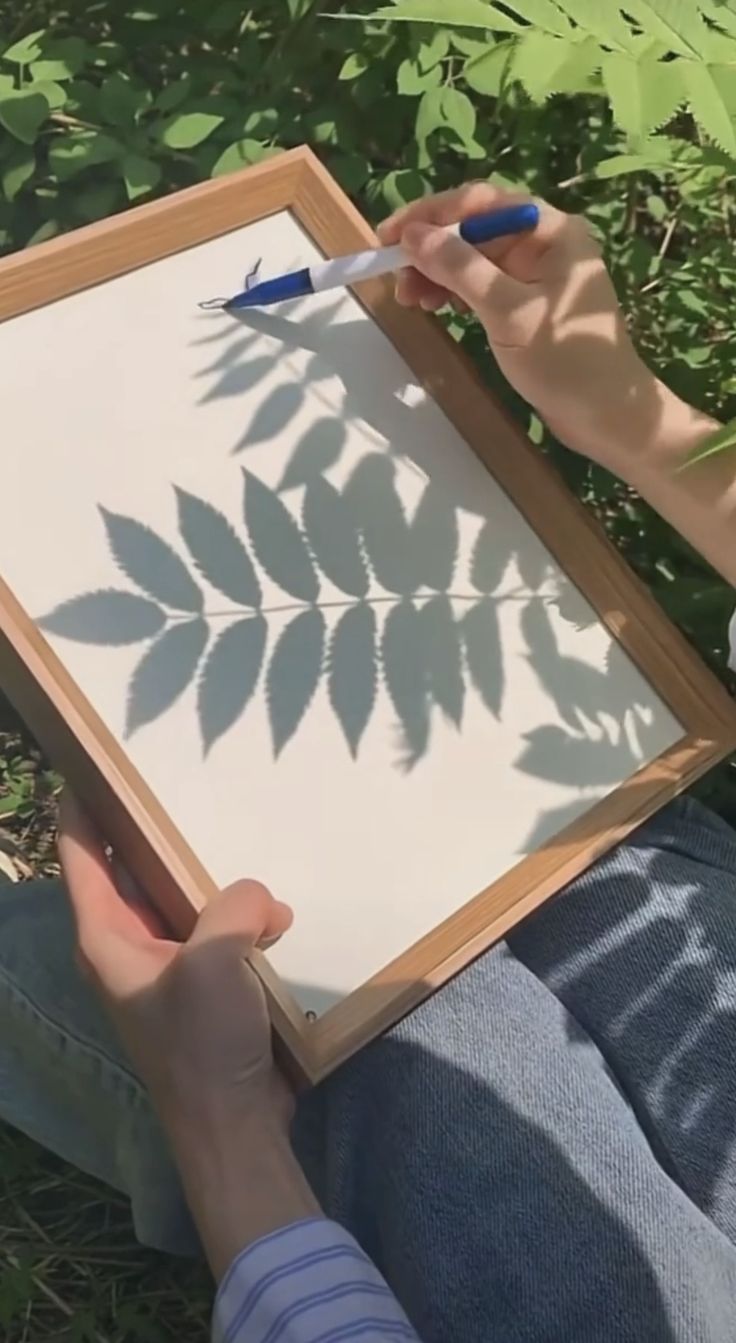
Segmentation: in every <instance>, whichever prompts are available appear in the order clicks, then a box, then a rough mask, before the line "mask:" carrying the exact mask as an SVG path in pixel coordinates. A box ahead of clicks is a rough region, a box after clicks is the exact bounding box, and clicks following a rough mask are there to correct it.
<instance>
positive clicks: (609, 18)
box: [555, 0, 633, 51]
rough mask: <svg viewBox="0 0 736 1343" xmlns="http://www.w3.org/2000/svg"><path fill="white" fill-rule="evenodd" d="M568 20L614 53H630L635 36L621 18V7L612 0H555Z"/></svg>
mask: <svg viewBox="0 0 736 1343" xmlns="http://www.w3.org/2000/svg"><path fill="white" fill-rule="evenodd" d="M555 4H557V5H559V7H560V9H562V10H564V12H565V14H567V16H568V18H570V19H572V20H573V22H574V23H576V24H577V25H578V27H579V28H581V29H582V31H583V32H584V33H589V34H590V36H591V37H594V38H596V40H597V41H598V42H599V43H602V44H603V45H604V46H606V47H612V48H613V50H614V51H630V50H631V48H632V43H633V35H632V32H631V29H630V28H629V26H628V24H627V23H626V22H625V20H624V19H623V18H622V16H621V10H620V7H619V5H617V4H612V3H611V0H555Z"/></svg>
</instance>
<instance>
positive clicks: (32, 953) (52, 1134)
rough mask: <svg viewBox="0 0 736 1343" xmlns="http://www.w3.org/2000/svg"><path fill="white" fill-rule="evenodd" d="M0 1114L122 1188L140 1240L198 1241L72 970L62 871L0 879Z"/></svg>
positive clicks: (158, 1141) (177, 1244)
mask: <svg viewBox="0 0 736 1343" xmlns="http://www.w3.org/2000/svg"><path fill="white" fill-rule="evenodd" d="M0 1117H1V1118H2V1119H4V1120H6V1121H7V1123H9V1124H12V1125H13V1126H14V1127H15V1128H19V1129H22V1131H23V1132H24V1133H26V1134H28V1136H29V1137H31V1138H34V1139H35V1140H36V1141H37V1142H39V1143H41V1144H42V1145H43V1146H44V1147H47V1148H48V1149H49V1150H50V1151H52V1152H55V1153H56V1154H57V1156H60V1157H63V1158H64V1159H65V1160H66V1161H69V1162H71V1163H72V1164H73V1165H75V1166H77V1167H79V1169H80V1170H84V1171H86V1172H87V1173H88V1174H90V1175H95V1176H97V1177H98V1178H99V1179H101V1180H104V1181H105V1183H106V1184H109V1185H111V1186H112V1187H113V1188H115V1189H119V1190H120V1191H121V1192H123V1193H126V1194H128V1195H129V1196H130V1200H131V1210H132V1215H133V1222H134V1225H135V1230H136V1234H137V1236H138V1238H139V1239H140V1240H141V1241H143V1243H144V1244H146V1245H151V1246H154V1247H155V1248H157V1249H165V1250H170V1251H172V1252H174V1253H176V1252H182V1253H192V1252H193V1251H195V1250H196V1248H197V1246H198V1240H197V1236H196V1232H195V1229H194V1226H193V1223H192V1220H191V1217H190V1215H189V1210H188V1208H187V1206H186V1203H185V1201H184V1197H183V1194H182V1192H181V1187H180V1184H179V1179H178V1176H177V1173H176V1169H175V1167H174V1164H173V1161H172V1160H171V1157H170V1156H169V1153H168V1149H167V1146H166V1143H165V1141H164V1138H163V1135H162V1133H161V1130H160V1128H159V1125H158V1122H157V1120H156V1118H155V1116H154V1114H153V1112H152V1110H151V1107H150V1105H149V1102H148V1097H147V1095H146V1092H145V1091H144V1089H143V1087H142V1086H141V1084H140V1083H139V1082H138V1080H137V1079H136V1078H135V1077H134V1076H133V1074H132V1073H131V1071H130V1069H129V1067H128V1066H127V1063H126V1062H125V1061H124V1059H123V1056H122V1053H121V1050H120V1046H119V1045H118V1042H117V1038H116V1036H115V1034H114V1032H113V1030H112V1028H111V1026H110V1025H109V1023H108V1021H107V1018H106V1016H105V1014H104V1011H103V1010H102V1008H101V1007H100V1004H99V1002H98V1000H97V998H96V997H95V995H94V993H93V991H92V989H91V988H90V987H89V985H88V984H87V983H86V982H85V981H84V979H83V978H82V976H81V975H80V974H79V973H78V970H77V966H76V963H75V959H74V932H73V927H72V920H71V917H70V914H69V907H68V903H67V900H66V897H65V894H64V891H63V888H62V886H61V884H60V883H58V882H34V883H29V884H28V885H18V886H14V885H11V884H8V883H2V884H0Z"/></svg>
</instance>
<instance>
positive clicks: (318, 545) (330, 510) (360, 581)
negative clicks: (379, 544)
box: [302, 478, 369, 597]
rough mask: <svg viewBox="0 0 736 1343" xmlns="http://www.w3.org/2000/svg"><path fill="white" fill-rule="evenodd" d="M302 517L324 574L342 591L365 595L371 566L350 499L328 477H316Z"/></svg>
mask: <svg viewBox="0 0 736 1343" xmlns="http://www.w3.org/2000/svg"><path fill="white" fill-rule="evenodd" d="M302 521H303V524H304V530H305V532H306V535H307V540H308V541H309V544H310V546H311V548H312V553H313V555H314V557H315V559H316V561H317V564H318V566H319V568H320V569H321V570H322V573H323V574H326V576H327V577H328V578H329V579H330V581H331V582H332V583H334V584H335V586H336V587H338V588H339V589H340V591H341V592H345V593H347V594H349V595H350V596H351V597H365V595H366V593H367V591H368V585H369V577H368V566H367V564H366V561H365V555H364V554H363V551H362V548H361V545H360V534H359V532H358V528H357V526H356V519H355V516H354V513H353V509H352V508H351V504H350V499H349V498H348V499H346V498H345V497H344V496H343V495H341V494H340V493H339V492H338V491H337V490H336V489H335V487H334V485H331V484H330V482H329V481H328V480H324V479H322V478H320V479H317V480H313V481H312V482H311V483H310V484H309V485H308V486H307V488H306V490H305V492H304V503H303V506H302Z"/></svg>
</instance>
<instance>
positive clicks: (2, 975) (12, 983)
mask: <svg viewBox="0 0 736 1343" xmlns="http://www.w3.org/2000/svg"><path fill="white" fill-rule="evenodd" d="M0 982H1V983H2V985H3V986H4V988H5V989H6V990H7V993H8V997H9V998H10V1000H11V1001H12V1000H13V999H14V1000H15V1002H16V1004H18V1005H19V1006H22V1007H24V1008H26V1009H27V1010H28V1011H29V1012H30V1013H31V1014H32V1015H33V1016H34V1017H35V1018H36V1020H37V1021H39V1022H40V1023H42V1025H43V1026H44V1027H46V1028H47V1029H48V1030H49V1031H50V1032H51V1033H52V1034H54V1035H56V1036H57V1038H58V1039H59V1040H61V1041H63V1042H64V1043H65V1044H70V1045H73V1046H75V1047H76V1048H78V1049H80V1050H81V1051H82V1052H83V1053H85V1054H86V1055H87V1056H88V1057H89V1058H91V1059H94V1060H95V1061H96V1062H97V1063H98V1064H100V1065H101V1066H103V1067H105V1068H109V1069H110V1070H111V1071H113V1072H116V1073H118V1074H119V1075H120V1077H121V1079H122V1080H123V1081H125V1082H126V1083H127V1084H128V1085H129V1086H130V1088H131V1089H132V1090H133V1091H134V1092H135V1093H136V1095H138V1096H140V1097H144V1096H145V1090H144V1088H143V1085H142V1083H141V1082H140V1080H139V1079H138V1077H136V1075H135V1073H134V1072H132V1071H131V1069H130V1068H127V1067H126V1066H125V1064H124V1063H122V1062H121V1061H120V1060H119V1059H116V1058H113V1057H112V1056H111V1055H110V1054H109V1053H108V1052H107V1051H106V1050H105V1049H102V1048H101V1047H100V1046H98V1045H95V1044H93V1043H92V1041H90V1040H88V1039H86V1038H85V1037H84V1036H81V1035H77V1034H76V1033H75V1032H74V1031H71V1030H69V1029H68V1028H67V1027H64V1028H62V1027H61V1026H60V1025H59V1022H58V1021H57V1020H55V1019H54V1018H53V1017H50V1016H49V1015H48V1013H46V1012H45V1011H44V1010H43V1008H41V1007H39V1005H38V1003H37V1002H35V1000H34V999H33V998H31V997H29V995H28V994H27V993H26V992H25V991H24V990H23V989H21V988H20V986H19V985H18V983H17V981H16V980H14V979H13V977H12V976H11V975H10V974H9V973H8V971H7V970H6V969H4V968H3V967H1V966H0Z"/></svg>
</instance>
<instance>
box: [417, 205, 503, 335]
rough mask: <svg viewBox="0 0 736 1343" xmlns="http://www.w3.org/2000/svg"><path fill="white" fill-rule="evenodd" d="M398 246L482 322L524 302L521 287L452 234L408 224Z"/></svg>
mask: <svg viewBox="0 0 736 1343" xmlns="http://www.w3.org/2000/svg"><path fill="white" fill-rule="evenodd" d="M401 246H402V249H403V250H404V252H406V254H407V256H408V258H409V261H410V262H411V265H412V266H414V267H415V269H416V270H418V271H421V273H422V275H425V276H426V277H427V279H428V280H432V281H433V282H434V284H437V285H441V287H442V288H443V289H447V290H449V291H450V293H452V294H457V296H458V297H459V298H461V299H462V300H463V302H465V303H467V304H468V305H469V307H471V308H473V309H474V311H475V312H477V314H478V316H479V317H480V318H481V320H482V321H483V322H484V323H485V322H487V321H488V320H489V318H490V315H491V313H492V312H493V311H496V312H497V313H499V314H504V315H505V314H508V313H509V311H511V310H513V308H515V307H516V306H517V305H520V304H521V303H522V302H523V299H524V286H523V285H522V284H521V282H520V281H519V280H513V279H512V278H511V276H510V275H505V274H504V272H503V271H502V270H499V268H498V266H495V265H494V264H493V262H492V261H489V259H488V257H486V256H484V255H483V253H482V252H480V251H479V250H478V248H477V247H471V246H470V244H469V243H466V242H464V241H463V239H462V238H460V237H458V235H457V234H455V233H449V232H448V231H447V229H444V228H436V227H435V226H434V225H432V224H408V225H407V227H406V228H405V229H404V232H403V233H402V235H401Z"/></svg>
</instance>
